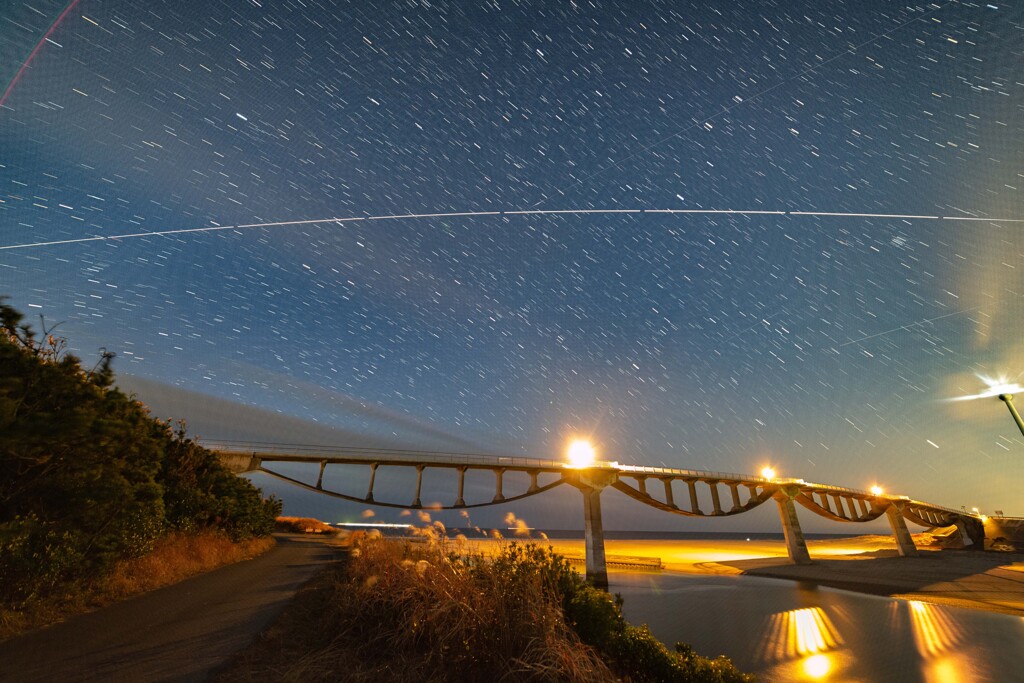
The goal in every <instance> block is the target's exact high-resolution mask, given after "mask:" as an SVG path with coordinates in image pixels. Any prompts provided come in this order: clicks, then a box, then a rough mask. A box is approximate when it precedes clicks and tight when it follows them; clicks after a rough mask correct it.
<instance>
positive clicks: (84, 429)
mask: <svg viewBox="0 0 1024 683" xmlns="http://www.w3.org/2000/svg"><path fill="white" fill-rule="evenodd" d="M22 319H23V316H22V315H21V314H20V313H19V312H18V311H16V310H15V309H14V308H12V307H10V306H9V305H7V304H6V303H5V302H4V300H3V299H0V608H5V609H11V608H18V607H19V606H22V605H24V604H26V603H27V602H30V601H32V600H34V599H38V598H45V597H46V596H48V595H53V594H56V593H61V592H63V593H68V592H74V590H75V589H76V587H79V586H81V585H84V583H85V582H88V581H95V580H96V579H98V578H101V577H105V576H108V575H109V574H110V572H111V571H112V569H113V568H114V567H115V566H120V565H123V563H124V562H125V561H128V560H131V559H133V558H140V557H142V556H144V555H146V554H147V553H149V552H151V551H152V550H153V549H154V548H155V547H156V546H157V544H158V542H159V541H161V540H164V539H167V538H171V537H174V538H180V535H181V534H186V535H189V534H193V535H195V534H203V535H208V534H209V533H211V532H215V533H219V534H222V535H224V536H225V537H226V538H227V539H229V540H231V541H234V542H241V541H245V540H247V539H252V538H256V537H262V536H267V535H268V534H270V533H271V532H272V531H273V530H274V518H275V517H276V516H277V515H278V514H279V513H280V511H281V504H280V502H279V501H277V500H275V499H273V498H271V499H269V500H265V499H263V497H262V496H261V494H260V491H259V489H257V488H256V487H254V486H253V485H252V484H251V483H250V482H249V481H247V480H245V479H243V478H240V477H237V476H234V475H233V474H231V473H230V472H229V471H228V470H226V469H225V468H223V467H222V466H221V465H220V463H219V461H218V460H217V458H216V456H215V455H214V454H213V453H212V452H210V451H208V450H206V449H204V448H202V447H200V446H199V445H198V444H196V443H195V442H194V441H193V440H191V439H189V438H188V437H187V436H186V434H185V428H184V425H183V424H179V425H178V426H177V428H174V427H172V425H171V424H170V423H169V422H164V421H161V420H158V419H154V418H153V417H152V416H151V415H150V414H149V411H148V410H147V408H146V407H145V406H144V405H143V404H142V403H140V402H139V401H137V400H135V398H133V397H131V396H128V395H126V394H124V393H123V392H121V391H120V390H119V389H117V388H116V387H115V386H113V381H114V373H113V370H112V368H111V364H112V361H113V358H114V355H113V354H111V353H107V352H103V354H102V357H101V359H100V361H99V363H98V364H97V365H96V366H95V367H93V368H92V369H89V370H86V369H85V368H83V367H82V365H81V363H80V361H79V359H78V358H76V357H75V356H74V355H72V354H70V353H68V352H67V349H66V342H65V340H64V339H62V338H59V337H56V336H54V335H53V334H52V333H51V332H52V331H49V332H48V331H47V330H45V329H44V330H43V333H42V335H41V336H39V335H37V334H36V333H35V332H34V331H33V330H32V329H31V327H30V326H28V325H25V324H23V322H22ZM172 535H173V536H172Z"/></svg>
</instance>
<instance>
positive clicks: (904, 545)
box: [885, 503, 917, 557]
mask: <svg viewBox="0 0 1024 683" xmlns="http://www.w3.org/2000/svg"><path fill="white" fill-rule="evenodd" d="M885 516H886V518H887V519H888V520H889V526H890V527H892V535H893V538H895V539H896V550H897V551H898V552H899V554H900V557H917V546H915V545H914V539H913V538H912V537H911V536H910V531H909V530H908V529H907V523H906V521H904V519H903V507H902V506H900V505H896V504H895V503H893V504H892V505H890V506H889V507H887V508H886V509H885Z"/></svg>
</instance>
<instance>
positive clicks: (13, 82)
mask: <svg viewBox="0 0 1024 683" xmlns="http://www.w3.org/2000/svg"><path fill="white" fill-rule="evenodd" d="M77 4H78V0H71V2H70V3H68V6H67V7H65V8H64V11H63V12H61V13H60V16H58V17H57V20H56V21H54V22H53V24H51V25H50V28H49V30H47V31H46V33H44V34H43V37H42V38H40V39H39V42H38V43H36V46H35V47H34V48H33V49H32V52H30V53H29V55H28V57H26V58H25V61H24V62H22V64H21V68H19V69H18V73H16V74H14V78H12V79H11V82H10V83H8V84H7V88H6V89H5V90H4V94H3V95H0V107H3V106H4V102H6V101H7V98H8V97H10V96H11V91H13V90H14V86H16V85H17V84H18V81H20V80H21V77H22V76H23V75H24V74H25V71H26V70H28V68H29V66H30V65H31V64H32V60H33V59H35V57H36V55H37V54H38V53H39V50H41V49H42V47H43V45H44V44H45V43H46V42H47V41H48V40H50V36H52V35H53V32H54V31H56V30H57V27H58V26H60V24H61V22H63V21H64V19H65V18H66V17H67V16H68V14H70V13H71V10H73V9H74V8H75V5H77Z"/></svg>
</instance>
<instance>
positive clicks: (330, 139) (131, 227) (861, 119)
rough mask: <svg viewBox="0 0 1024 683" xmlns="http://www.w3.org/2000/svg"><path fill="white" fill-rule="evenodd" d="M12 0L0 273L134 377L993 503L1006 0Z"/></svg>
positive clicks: (6, 35) (450, 444)
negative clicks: (990, 389) (988, 386)
mask: <svg viewBox="0 0 1024 683" xmlns="http://www.w3.org/2000/svg"><path fill="white" fill-rule="evenodd" d="M3 14H4V15H5V16H4V17H3V18H4V19H5V21H4V23H3V24H2V25H0V56H2V58H0V83H5V84H7V86H6V91H5V93H4V95H3V97H2V99H0V150H2V153H0V294H7V295H9V296H10V297H11V303H12V304H13V305H14V306H16V307H17V308H19V309H21V310H22V311H24V312H25V313H27V314H28V315H29V317H35V316H37V315H39V314H42V315H43V316H44V317H45V320H46V321H47V323H52V322H57V321H63V324H62V326H61V328H60V330H61V332H62V333H63V334H66V335H67V336H68V337H69V338H70V341H71V343H72V344H73V346H74V347H75V350H76V353H79V354H80V355H82V357H83V358H84V359H85V360H86V364H88V363H89V360H90V359H92V358H94V357H95V356H96V353H97V351H96V350H97V349H98V348H99V347H105V348H107V349H110V350H112V351H115V352H116V353H117V354H118V359H117V361H116V363H115V368H116V370H117V371H118V373H119V374H120V375H122V376H124V377H125V378H132V377H134V378H138V379H139V380H140V381H142V382H145V383H147V384H146V386H147V387H157V389H155V390H154V391H155V393H154V394H153V395H150V396H142V397H141V398H142V399H143V400H145V401H147V402H150V403H151V404H152V405H154V407H156V408H159V406H160V392H159V386H161V385H164V386H167V387H168V392H170V391H171V388H172V387H173V391H177V392H182V391H184V392H190V395H194V396H195V397H197V399H196V400H197V403H196V405H197V406H200V405H201V404H202V402H201V399H202V397H207V398H208V399H209V400H211V401H220V402H223V401H230V402H233V404H234V405H237V406H238V410H239V411H240V413H239V414H240V415H241V413H242V412H243V411H245V410H248V409H251V410H256V409H260V410H265V411H272V412H275V413H278V414H281V415H283V416H287V417H288V418H289V419H292V418H301V419H304V420H308V421H315V422H317V423H319V425H320V426H323V427H333V428H336V429H338V430H343V431H344V432H345V433H348V434H353V435H361V437H365V438H367V439H371V440H373V439H376V440H377V441H379V442H381V443H382V444H384V445H394V446H405V447H419V446H422V447H424V448H452V449H460V448H462V449H467V448H471V449H473V450H477V451H487V452H501V453H528V454H534V455H538V456H540V457H559V456H560V454H561V453H562V452H563V450H564V448H565V444H566V443H567V442H568V440H569V439H570V438H571V437H572V436H574V435H579V434H587V435H590V436H591V438H592V439H593V441H594V442H595V444H596V445H597V447H598V451H599V453H600V454H601V457H607V459H612V460H618V461H621V462H638V463H648V464H654V465H660V464H662V463H665V464H667V465H669V466H673V467H684V468H696V469H712V470H725V471H739V472H755V471H758V470H759V469H760V468H761V467H762V466H763V465H764V464H772V465H774V466H775V467H776V468H777V469H778V471H779V472H780V475H781V476H791V475H792V476H802V477H805V478H807V479H811V480H816V481H822V482H826V483H832V484H838V485H845V486H851V487H858V488H866V487H867V486H868V485H870V484H871V483H873V482H875V481H880V482H881V483H883V484H884V485H885V487H886V489H887V490H891V491H900V492H907V493H910V494H912V495H914V496H915V497H917V498H921V499H925V500H930V501H935V502H939V503H942V504H946V505H955V506H959V505H961V504H964V505H968V506H975V505H983V506H989V507H991V508H996V509H1005V510H1007V511H1008V512H1009V511H1011V510H1016V512H1017V513H1020V512H1021V510H1019V509H1018V508H1020V496H1019V484H1020V482H1019V477H1018V478H1016V480H1015V478H1014V477H1013V476H1008V474H1009V473H1012V472H1017V471H1019V462H1020V457H1021V455H1022V453H1024V451H1022V449H1024V442H1022V440H1021V438H1020V436H1019V434H1016V433H1015V432H1016V427H1015V426H1014V424H1013V423H1012V422H1011V421H1010V420H1009V418H1008V417H1007V415H1006V410H1005V408H1004V406H1002V405H1001V404H1000V403H999V401H998V400H997V399H995V398H992V399H991V400H977V401H948V400H947V399H950V398H952V397H956V396H973V395H977V394H980V393H983V392H984V390H985V386H984V383H983V382H981V381H980V380H979V377H1008V378H1010V379H1011V380H1013V378H1019V376H1020V373H1022V372H1024V337H1022V335H1021V331H1022V327H1021V323H1020V320H1021V314H1022V313H1024V305H1022V296H1024V258H1022V256H1024V237H1022V236H1021V226H1020V225H1019V224H1020V223H1021V222H1024V200H1022V193H1021V189H1020V188H1021V184H1022V182H1024V77H1022V72H1021V68H1020V65H1021V64H1022V63H1024V54H1022V52H1024V42H1022V35H1024V32H1022V29H1024V6H1021V5H1019V4H1005V5H1004V4H1000V3H993V4H986V3H971V2H948V3H935V4H927V5H920V4H916V5H915V4H899V3H885V2H789V1H787V2H747V1H745V0H744V1H740V2H712V3H701V4H700V6H694V7H690V6H685V5H680V4H678V3H670V2H635V3H605V2H566V3H560V2H559V3H555V2H503V1H492V2H481V3H449V2H425V1H415V0H409V1H403V2H376V3H356V2H351V3H349V2H317V1H315V0H289V1H284V2H278V3H258V2H255V0H251V1H249V2H226V1H224V2H219V1H216V0H215V1H211V2H201V3H200V2H191V1H189V2H160V1H149V2H131V1H129V2H117V3H112V2H103V1H101V0H80V1H77V0H76V1H75V2H72V3H70V4H68V3H67V2H48V1H38V2H35V1H31V0H30V1H28V2H24V3H20V4H18V5H17V6H12V7H11V8H8V9H5V10H4V12H3ZM218 405H221V404H218ZM201 412H202V411H200V410H199V409H198V408H197V413H201ZM182 417H187V418H188V419H189V420H190V421H192V422H198V423H202V415H201V414H196V415H191V416H189V415H185V416H182ZM204 430H205V433H204V434H203V436H208V437H210V438H218V437H221V436H224V435H223V434H218V433H214V432H212V431H211V427H210V426H208V425H204ZM232 436H234V437H236V438H237V436H238V435H237V434H233V435H232ZM339 445H341V444H339Z"/></svg>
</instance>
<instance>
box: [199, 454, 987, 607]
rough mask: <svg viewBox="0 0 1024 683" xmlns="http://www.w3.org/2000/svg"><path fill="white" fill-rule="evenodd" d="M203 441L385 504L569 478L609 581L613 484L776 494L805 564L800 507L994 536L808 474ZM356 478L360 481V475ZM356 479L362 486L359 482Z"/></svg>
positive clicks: (904, 538) (665, 501)
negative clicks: (428, 483) (331, 473)
mask: <svg viewBox="0 0 1024 683" xmlns="http://www.w3.org/2000/svg"><path fill="white" fill-rule="evenodd" d="M203 445H204V446H205V447H206V448H209V449H210V450H213V451H214V452H216V453H217V454H218V456H219V457H220V459H221V461H222V462H223V463H224V464H225V465H226V466H228V467H229V468H230V469H231V470H232V471H233V472H236V473H239V474H242V473H246V472H262V473H264V474H267V475H269V476H271V477H274V478H276V479H280V480H282V481H286V482H288V483H290V484H293V485H295V486H298V487H300V488H304V489H306V490H308V491H313V492H316V493H320V494H323V495H327V496H333V497H336V498H341V499H344V500H349V501H352V502H356V503H363V504H372V505H376V506H382V507H393V508H403V509H431V510H459V509H466V508H475V507H483V506H488V505H498V504H503V503H509V502H512V501H516V500H521V499H524V498H528V497H530V496H535V495H539V494H541V493H544V492H546V491H550V490H552V489H554V488H557V487H559V486H562V485H568V486H570V487H572V488H575V489H577V490H578V491H579V492H580V493H581V494H582V498H583V516H584V522H585V538H586V573H587V578H588V579H589V580H591V581H593V582H594V584H595V585H598V586H603V587H607V585H608V573H607V568H606V563H605V552H604V531H603V527H602V521H601V492H602V491H603V490H604V489H606V488H613V489H616V490H618V491H620V492H622V493H623V494H625V495H626V496H628V497H630V498H632V499H633V500H635V501H637V502H640V503H643V504H645V505H649V506H650V507H653V508H657V509H658V510H662V511H664V512H668V513H671V514H677V515H684V516H687V517H728V516H732V515H738V514H742V513H744V512H748V511H750V510H752V509H754V508H756V507H758V506H759V505H761V504H763V503H766V502H768V501H769V500H772V501H775V504H776V506H777V507H778V512H779V518H780V521H781V522H782V529H783V532H784V535H785V539H786V548H787V551H788V553H789V557H790V559H791V560H792V561H793V562H794V563H796V564H807V563H810V561H811V559H810V555H809V554H808V551H807V544H806V543H805V541H804V536H803V532H802V531H801V529H800V520H799V518H798V517H797V508H796V504H799V505H800V506H801V507H802V508H804V509H805V510H809V511H811V512H813V513H814V514H816V515H819V516H821V517H824V518H826V519H829V520H832V521H835V522H846V523H858V522H869V521H871V520H874V519H877V518H879V517H881V516H883V515H885V517H886V519H887V520H888V522H889V526H890V528H891V529H892V534H893V537H894V538H895V540H896V547H897V549H898V551H899V554H900V555H902V556H912V555H916V554H917V548H916V547H915V546H914V542H913V539H912V538H911V535H910V532H909V530H908V529H907V525H906V522H907V521H910V522H912V523H914V524H916V525H918V526H921V527H925V528H926V529H935V528H940V527H952V526H955V527H956V529H957V530H958V532H959V534H960V535H961V537H962V539H963V540H964V542H965V543H976V544H979V545H980V544H982V543H983V541H984V538H985V524H984V522H985V519H984V518H983V517H982V516H980V515H978V514H976V513H972V512H965V511H964V510H962V509H961V510H956V509H953V508H948V507H944V506H941V505H935V504H932V503H925V502H922V501H918V500H913V499H911V498H909V497H907V496H900V495H891V494H884V493H878V494H876V493H872V492H869V491H861V490H858V489H851V488H844V487H841V486H832V485H828V484H815V483H812V482H808V481H805V480H803V479H783V478H773V479H767V478H764V477H760V476H755V475H750V474H736V473H729V472H707V471H701V470H684V469H674V468H668V467H646V466H637V465H623V464H619V463H617V462H608V461H595V462H593V463H592V464H590V465H587V466H585V467H572V466H570V465H567V464H566V463H565V462H562V461H555V460H540V459H533V458H521V457H505V456H496V455H486V454H461V453H441V452H435V451H403V450H385V449H359V448H346V447H337V448H332V447H326V446H308V445H287V444H270V443H252V442H204V443H203ZM299 463H301V464H307V465H316V466H318V467H319V474H318V476H317V479H316V482H315V483H311V482H307V481H302V480H301V479H298V478H296V477H294V476H291V475H289V474H285V473H283V472H281V471H280V470H279V469H278V468H279V467H280V466H281V465H288V464H299ZM353 466H354V467H355V468H357V469H364V470H365V478H364V479H362V482H365V486H366V489H365V491H366V492H365V493H362V492H361V491H362V489H360V492H359V493H352V492H342V491H336V490H332V489H331V488H329V487H326V486H325V485H324V479H325V473H326V472H327V471H328V468H329V467H330V468H336V467H345V468H346V469H345V472H346V474H349V473H351V471H352V468H353ZM394 468H401V469H404V470H406V471H409V472H411V471H415V477H416V479H415V482H416V483H415V485H414V487H413V488H412V490H410V491H409V492H408V495H407V496H405V497H403V498H402V499H393V500H381V499H378V497H377V494H376V493H375V486H376V485H377V481H378V473H379V472H383V471H386V470H392V469H394ZM438 470H441V471H445V472H446V473H447V475H448V477H447V479H448V481H449V482H450V485H451V487H452V490H451V491H450V496H449V498H448V502H443V503H437V502H430V503H428V504H426V505H424V504H423V502H422V500H421V493H422V491H423V483H424V475H425V473H428V472H432V471H438ZM481 473H484V475H483V476H485V477H486V478H488V479H490V478H491V477H493V479H491V481H492V482H493V494H492V493H491V492H490V491H491V489H490V487H489V486H488V487H487V488H485V493H484V494H480V491H479V489H480V488H481V487H480V486H474V487H471V489H470V494H473V493H475V494H476V497H473V495H470V494H467V488H466V479H467V474H469V475H470V476H471V477H474V478H475V479H479V477H480V476H482V475H481ZM452 475H454V476H452ZM510 475H512V476H511V477H510ZM410 479H411V477H410ZM510 480H512V481H510ZM348 481H349V482H350V483H353V480H352V478H351V477H348ZM354 483H355V484H356V485H358V483H359V482H354Z"/></svg>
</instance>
